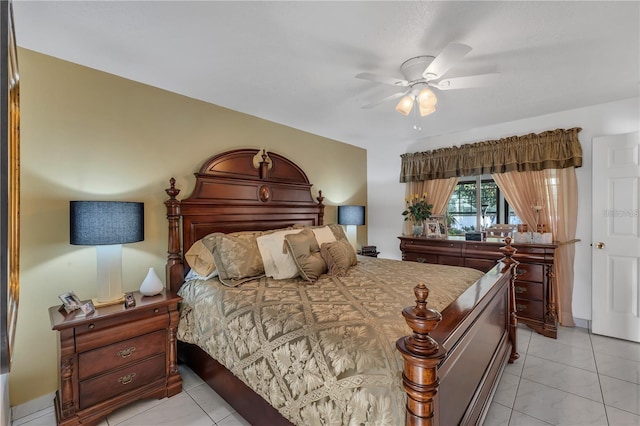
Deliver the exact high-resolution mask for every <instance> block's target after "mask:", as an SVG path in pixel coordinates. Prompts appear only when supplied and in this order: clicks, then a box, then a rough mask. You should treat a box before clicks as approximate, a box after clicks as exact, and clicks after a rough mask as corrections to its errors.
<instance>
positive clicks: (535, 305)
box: [516, 299, 544, 321]
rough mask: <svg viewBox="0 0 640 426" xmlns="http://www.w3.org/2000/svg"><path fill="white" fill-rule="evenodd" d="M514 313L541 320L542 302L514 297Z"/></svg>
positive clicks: (542, 317) (542, 314)
mask: <svg viewBox="0 0 640 426" xmlns="http://www.w3.org/2000/svg"><path fill="white" fill-rule="evenodd" d="M516 315H517V316H518V317H523V318H531V319H536V320H540V321H542V320H543V319H544V303H543V302H537V301H532V300H521V299H516Z"/></svg>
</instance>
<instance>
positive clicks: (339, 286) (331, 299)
mask: <svg viewBox="0 0 640 426" xmlns="http://www.w3.org/2000/svg"><path fill="white" fill-rule="evenodd" d="M311 186H312V185H311V184H310V183H309V180H308V178H307V176H306V174H305V173H304V172H303V171H302V169H301V168H299V167H298V166H297V165H296V164H295V163H293V162H292V161H290V160H288V159H287V158H285V157H284V156H281V155H279V154H275V153H267V152H266V151H259V150H255V149H241V150H233V151H228V152H224V153H222V154H219V155H216V156H214V157H211V158H209V159H208V160H206V161H205V162H204V164H203V165H202V167H201V168H200V170H199V172H198V173H196V183H195V186H194V189H193V191H192V193H191V195H190V196H188V197H186V198H184V199H182V200H178V198H177V197H178V195H179V193H180V190H179V189H177V188H176V187H175V181H174V180H173V179H171V181H170V187H169V188H168V189H167V190H166V192H167V194H168V195H169V199H168V200H167V201H166V202H165V205H166V208H167V219H168V231H169V235H168V257H167V265H166V276H167V283H168V285H169V286H170V288H171V289H172V290H174V291H179V292H180V293H181V295H182V296H183V298H184V301H183V304H182V307H181V318H180V322H179V331H178V339H179V341H178V352H179V353H178V357H179V359H180V361H181V362H183V363H186V364H187V365H188V366H189V367H190V368H191V369H192V370H193V371H194V372H195V373H196V374H198V375H199V376H200V377H202V378H203V380H204V381H205V382H206V383H208V384H209V385H210V386H211V387H212V388H213V389H214V390H215V391H216V392H217V393H218V394H219V395H221V396H222V397H223V398H224V399H225V400H226V401H227V402H228V403H229V404H230V405H231V406H232V407H233V408H234V409H235V410H236V411H237V412H238V413H240V414H241V415H242V416H243V417H244V418H245V419H247V420H248V421H249V422H250V423H251V424H254V425H289V424H314V423H317V424H365V423H367V422H369V424H389V425H397V424H401V423H402V422H404V423H405V424H408V425H452V424H479V423H481V421H482V420H483V418H484V415H485V414H486V411H487V409H488V405H489V403H490V400H491V397H492V395H493V393H494V391H495V388H496V386H497V384H498V381H499V379H500V375H501V374H502V371H503V369H504V366H505V364H506V363H507V362H513V361H514V360H515V359H517V357H518V354H517V352H516V326H517V323H516V317H515V314H514V309H513V308H514V302H515V298H514V294H513V290H512V289H513V279H514V277H513V275H512V270H513V269H514V268H513V265H514V264H515V261H513V260H512V258H511V256H512V254H513V252H514V249H513V248H512V247H511V246H510V244H509V243H508V241H507V245H506V246H505V248H504V249H503V252H504V253H505V257H504V258H503V259H502V260H501V261H499V262H498V263H497V264H496V266H495V267H494V268H493V269H492V270H491V271H489V272H488V273H486V274H484V275H483V274H482V273H480V272H474V271H473V270H470V269H467V268H457V267H447V266H442V265H423V264H418V263H412V262H401V261H395V260H388V259H376V258H368V257H357V258H355V255H354V258H355V259H356V260H355V261H353V260H350V262H352V263H351V265H350V266H349V268H348V269H343V270H340V269H339V268H338V269H336V270H335V271H338V272H340V273H335V274H333V273H323V274H317V276H313V274H311V273H305V269H304V268H302V269H300V271H301V275H302V277H304V279H303V278H300V277H298V278H286V279H279V280H275V279H272V278H269V277H263V276H260V277H257V278H254V279H251V278H250V279H248V280H247V281H246V282H242V280H239V281H233V282H231V283H230V282H227V283H226V284H227V285H224V284H222V283H220V281H219V280H220V279H221V278H220V277H218V278H211V279H206V280H205V278H204V277H197V278H195V279H187V280H185V277H186V276H192V274H187V272H188V271H189V269H190V266H189V263H188V262H187V261H186V259H185V258H186V257H187V256H186V254H190V253H192V252H193V250H191V249H193V248H196V247H198V246H200V245H201V244H202V241H205V240H206V239H207V238H212V241H213V239H215V241H217V242H218V243H217V244H218V245H217V246H216V247H218V248H220V247H222V245H221V244H222V243H221V241H234V240H233V238H234V237H232V236H233V235H239V236H242V238H244V237H243V236H245V235H246V234H252V235H253V234H254V233H255V234H256V235H260V236H262V237H265V238H264V240H265V241H266V240H267V239H271V236H274V234H279V233H283V234H285V233H286V234H289V235H290V236H291V235H295V236H296V237H294V238H298V237H297V236H299V235H302V234H305V235H315V236H316V237H317V238H318V240H320V239H321V237H320V235H325V236H326V235H327V234H326V233H327V232H328V231H327V229H330V230H331V231H332V232H333V233H334V237H336V239H335V240H336V242H335V243H326V244H322V245H321V246H322V247H323V248H327V250H326V253H325V252H323V256H324V255H325V254H327V255H328V256H329V257H328V259H331V253H329V251H330V250H329V249H330V248H336V250H338V248H339V247H340V244H338V240H340V235H339V234H340V230H339V229H337V228H339V227H337V226H335V225H329V226H323V223H324V204H323V196H322V192H320V193H319V195H318V196H317V197H316V199H313V197H312V195H311ZM274 230H278V231H274ZM285 231H286V232H285ZM323 232H324V233H325V234H322V233H323ZM313 233H315V234H313ZM212 235H213V236H212ZM267 237H269V238H267ZM329 237H330V236H329ZM251 238H253V237H251ZM284 238H285V239H286V241H287V244H289V238H288V237H284ZM294 238H291V240H292V241H294ZM300 238H302V237H300ZM322 238H325V237H322ZM327 238H328V237H327ZM327 241H329V240H327ZM319 246H320V245H319ZM233 247H235V246H233ZM288 247H289V248H290V249H291V250H292V252H293V249H292V246H291V245H289V246H288ZM219 251H220V252H221V253H222V252H224V250H222V249H220V250H219ZM231 251H233V250H231ZM337 253H344V252H340V250H338V251H337ZM244 257H247V256H244ZM323 258H324V257H323ZM336 259H340V256H338V257H336ZM189 260H193V257H190V258H189ZM217 260H218V261H220V259H217ZM192 263H193V262H192ZM223 263H224V262H218V264H219V265H222V264H223ZM265 263H267V262H266V260H265ZM338 263H340V262H338V261H336V262H335V264H338ZM327 264H329V265H330V266H329V272H331V271H334V269H332V267H333V266H335V264H334V262H331V261H330V260H327ZM298 266H300V265H298ZM218 269H220V268H218ZM345 271H346V272H345ZM307 272H308V271H307ZM474 274H475V275H474ZM310 277H311V278H312V279H310ZM398 277H400V279H399V280H397V279H396V278H398ZM394 280H396V281H397V282H396V281H394ZM222 281H224V280H222ZM227 281H228V280H227ZM425 281H426V282H425ZM425 284H426V286H425ZM445 290H446V291H445ZM450 290H452V292H448V291H450ZM322 292H325V293H322ZM430 292H431V295H429V293H430ZM411 293H413V294H411ZM274 295H275V296H274ZM205 300H212V301H213V304H214V305H216V308H215V309H213V308H203V307H201V306H200V305H202V303H204V301H205ZM347 300H348V301H349V305H350V306H353V307H347V306H346V305H347V304H346V303H343V302H346V301H347ZM201 302H202V303H201ZM402 304H404V305H402ZM431 307H437V308H438V311H439V312H438V311H437V310H435V309H431ZM403 308H404V309H403ZM204 309H212V310H211V311H206V312H207V313H206V314H205V313H204V312H205V311H204ZM350 309H351V310H350ZM227 315H228V316H227ZM373 317H376V318H373ZM247 318H255V319H256V321H258V322H260V321H261V323H260V324H258V325H257V326H256V327H257V329H258V331H255V330H254V329H252V328H251V327H253V325H251V324H247V321H246V319H247ZM278 318H281V319H282V321H284V323H277V322H276V320H277V319H278ZM303 318H307V319H309V318H311V319H312V322H311V323H307V324H302V319H303ZM298 320H300V322H299V321H298ZM374 320H375V321H374ZM403 323H404V324H403ZM194 324H196V326H195V327H194V329H197V330H198V333H200V332H202V331H203V330H208V331H211V335H208V336H200V335H199V334H198V333H195V332H194V331H192V328H191V327H192V326H193V325H194ZM336 330H337V331H336ZM303 331H304V332H305V333H307V332H308V333H310V334H309V335H310V336H311V337H308V336H307V335H305V336H306V337H303V336H302V334H301V333H302V332H303ZM285 335H286V336H287V339H290V340H285ZM222 336H233V337H232V339H234V340H233V341H224V340H223V339H222ZM358 339H359V340H358ZM374 341H376V342H380V343H381V344H382V346H381V347H380V348H377V347H373V346H371V345H373V342H374ZM345 342H352V344H351V345H348V344H346V343H345ZM353 342H356V343H355V344H354V343H353ZM283 348H284V349H283ZM285 349H286V350H285ZM320 349H322V350H324V351H325V352H324V353H323V354H321V355H318V352H317V351H319V350H320ZM261 351H262V352H261ZM212 355H213V356H212ZM314 357H315V358H314ZM301 359H302V360H304V362H301ZM310 359H311V360H312V361H313V362H310V361H309V360H310ZM265 360H268V361H269V362H267V361H265ZM325 361H326V362H325ZM223 364H224V365H223ZM293 364H296V365H301V364H304V366H305V368H306V369H305V368H302V369H301V370H300V371H299V372H297V373H296V371H295V370H294V369H293V367H292V365H293ZM356 364H357V365H356ZM283 365H284V366H285V367H282V366H283ZM361 366H364V370H368V371H366V373H367V374H368V373H372V375H371V376H366V375H365V374H364V373H363V372H361V371H357V369H358V368H360V367H361ZM383 367H384V368H383ZM275 370H282V375H283V376H282V377H278V378H274V377H273V374H272V373H273V372H274V371H275ZM329 370H331V371H329ZM329 372H331V373H333V374H334V376H331V377H330V376H328V375H327V374H328V373H329ZM282 389H285V391H284V392H283V391H282ZM327 389H329V390H327ZM336 389H339V390H340V391H341V392H343V391H344V392H345V393H344V394H340V395H339V396H335V395H334V393H335V391H336ZM283 393H289V394H290V395H283ZM344 395H350V396H349V397H346V396H344ZM285 397H287V398H291V397H293V399H286V398H285ZM347 400H348V401H347ZM345 401H346V402H345ZM353 401H355V402H353ZM336 413H337V414H336ZM376 416H377V417H376Z"/></svg>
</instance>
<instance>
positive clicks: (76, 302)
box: [58, 291, 82, 313]
mask: <svg viewBox="0 0 640 426" xmlns="http://www.w3.org/2000/svg"><path fill="white" fill-rule="evenodd" d="M58 297H59V298H60V300H62V307H63V308H64V310H65V311H66V312H67V313H69V312H73V311H75V310H76V309H80V307H81V306H82V302H81V301H80V299H78V296H76V294H75V293H74V292H73V291H68V292H66V293H62V294H61V295H60V296H58Z"/></svg>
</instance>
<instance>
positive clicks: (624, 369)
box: [484, 327, 640, 426]
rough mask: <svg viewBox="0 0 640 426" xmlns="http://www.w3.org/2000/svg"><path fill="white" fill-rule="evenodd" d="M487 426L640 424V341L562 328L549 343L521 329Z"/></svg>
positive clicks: (527, 330) (537, 335)
mask: <svg viewBox="0 0 640 426" xmlns="http://www.w3.org/2000/svg"><path fill="white" fill-rule="evenodd" d="M518 339H519V342H518V347H519V349H518V351H519V352H520V359H519V360H517V361H516V362H515V363H514V364H511V365H508V366H507V368H506V369H505V372H504V374H503V375H502V379H501V380H500V384H499V386H498V390H497V391H496V394H495V396H494V398H493V402H492V404H491V406H490V408H489V413H488V414H487V417H486V419H485V422H484V426H507V425H527V426H528V425H531V426H533V425H567V426H569V425H576V426H578V425H579V426H583V425H602V426H625V425H633V426H640V343H632V342H628V341H624V340H618V339H612V338H609V337H603V336H597V335H593V334H589V333H588V331H587V330H586V329H584V328H567V327H561V328H560V330H559V334H558V339H557V340H554V339H549V338H546V337H544V336H541V335H539V334H537V333H535V332H531V331H530V330H529V329H527V328H526V327H520V328H519V329H518Z"/></svg>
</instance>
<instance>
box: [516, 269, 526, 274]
mask: <svg viewBox="0 0 640 426" xmlns="http://www.w3.org/2000/svg"><path fill="white" fill-rule="evenodd" d="M526 273H527V270H526V269H520V268H516V275H524V274H526Z"/></svg>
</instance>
